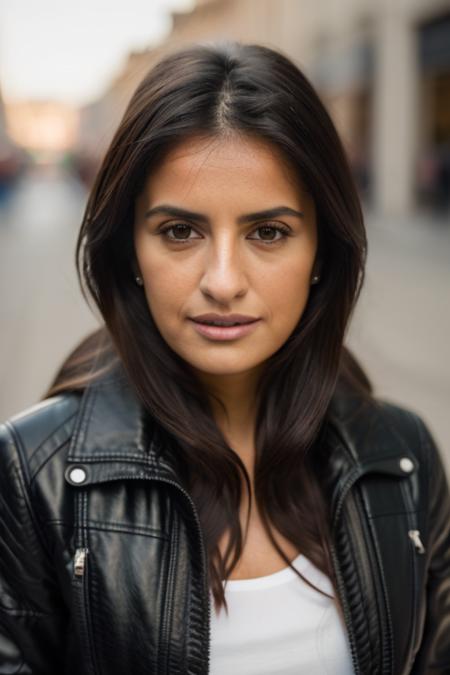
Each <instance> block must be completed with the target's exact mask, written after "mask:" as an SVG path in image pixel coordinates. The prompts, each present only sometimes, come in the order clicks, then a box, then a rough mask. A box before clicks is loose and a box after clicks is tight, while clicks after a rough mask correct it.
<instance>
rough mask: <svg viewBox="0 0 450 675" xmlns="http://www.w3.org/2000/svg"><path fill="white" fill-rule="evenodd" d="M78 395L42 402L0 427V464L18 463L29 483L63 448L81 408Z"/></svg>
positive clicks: (70, 394) (67, 441)
mask: <svg viewBox="0 0 450 675" xmlns="http://www.w3.org/2000/svg"><path fill="white" fill-rule="evenodd" d="M80 400H81V395H80V394H79V393H72V392H68V393H63V394H59V395H58V396H53V397H51V398H48V399H45V400H44V401H41V402H40V403H37V404H35V405H33V406H31V407H29V408H27V409H25V410H23V411H22V412H20V413H19V414H17V415H14V416H12V417H10V418H9V419H8V420H6V421H5V422H3V423H2V424H0V463H1V464H2V465H3V466H7V465H8V464H9V463H10V462H11V461H19V462H20V464H21V465H22V470H25V472H26V473H27V474H28V478H29V479H31V478H32V477H33V475H34V474H35V473H36V472H37V471H39V469H40V467H41V466H43V465H44V464H45V463H46V462H47V461H48V459H49V458H50V457H52V456H53V455H54V454H55V453H57V452H58V451H59V450H61V449H63V448H64V447H66V446H67V445H68V443H69V441H70V438H71V436H72V433H73V431H74V427H75V423H76V419H77V414H78V411H79V407H80Z"/></svg>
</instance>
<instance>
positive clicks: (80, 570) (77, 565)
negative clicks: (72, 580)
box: [74, 548, 88, 577]
mask: <svg viewBox="0 0 450 675" xmlns="http://www.w3.org/2000/svg"><path fill="white" fill-rule="evenodd" d="M87 552H88V549H87V548H77V550H76V551H75V556H74V572H75V574H76V575H77V577H82V576H83V574H84V569H85V565H86V554H87Z"/></svg>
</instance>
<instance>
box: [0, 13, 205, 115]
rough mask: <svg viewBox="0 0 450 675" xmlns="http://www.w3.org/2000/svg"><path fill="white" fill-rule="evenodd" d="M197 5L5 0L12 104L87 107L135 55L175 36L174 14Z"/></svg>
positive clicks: (7, 85)
mask: <svg viewBox="0 0 450 675" xmlns="http://www.w3.org/2000/svg"><path fill="white" fill-rule="evenodd" d="M194 5H195V0H125V1H122V0H121V1H120V2H117V0H77V1H76V2H75V0H71V1H70V2H69V1H67V0H1V2H0V87H1V90H2V94H3V97H4V99H5V100H18V99H19V100H21V99H30V98H32V99H39V100H42V99H56V100H59V101H63V102H67V103H70V104H74V105H84V104H86V103H88V102H90V101H92V100H94V99H95V98H96V97H98V96H99V95H101V93H102V91H103V90H104V89H105V88H106V87H107V85H108V84H109V82H110V81H111V80H112V79H113V78H114V76H115V75H116V74H117V73H118V72H119V71H120V68H121V66H122V65H123V64H124V63H125V60H126V56H127V54H128V53H129V52H130V51H132V50H139V49H143V48H145V47H151V46H152V45H154V44H157V43H158V42H160V41H161V40H162V39H163V38H164V37H165V36H166V35H167V34H168V33H169V31H170V27H171V22H170V11H171V10H176V9H177V10H179V11H187V10H188V9H190V8H192V7H193V6H194Z"/></svg>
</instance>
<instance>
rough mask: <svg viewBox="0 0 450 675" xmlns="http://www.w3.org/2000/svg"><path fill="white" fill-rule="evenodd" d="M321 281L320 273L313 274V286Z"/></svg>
mask: <svg viewBox="0 0 450 675" xmlns="http://www.w3.org/2000/svg"><path fill="white" fill-rule="evenodd" d="M319 281H320V276H319V275H318V274H316V275H315V276H313V278H312V279H311V286H312V285H313V284H318V283H319Z"/></svg>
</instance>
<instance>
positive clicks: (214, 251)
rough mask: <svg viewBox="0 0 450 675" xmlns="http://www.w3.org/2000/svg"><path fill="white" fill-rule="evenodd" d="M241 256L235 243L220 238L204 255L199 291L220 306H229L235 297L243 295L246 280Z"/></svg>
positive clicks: (245, 288) (226, 238)
mask: <svg viewBox="0 0 450 675" xmlns="http://www.w3.org/2000/svg"><path fill="white" fill-rule="evenodd" d="M241 258H242V256H241V255H240V251H239V249H238V246H237V244H236V243H235V241H232V240H231V238H230V237H221V238H219V239H218V240H216V241H215V242H214V243H211V246H210V247H208V250H207V252H206V253H205V264H204V271H203V275H202V279H201V282H200V290H201V291H202V293H204V295H206V296H207V297H208V298H210V299H213V300H215V301H216V302H217V303H220V304H221V305H229V303H230V302H231V301H232V300H233V299H234V298H236V297H241V296H242V295H245V293H246V291H247V279H246V275H245V272H244V269H243V265H242V260H241Z"/></svg>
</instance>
